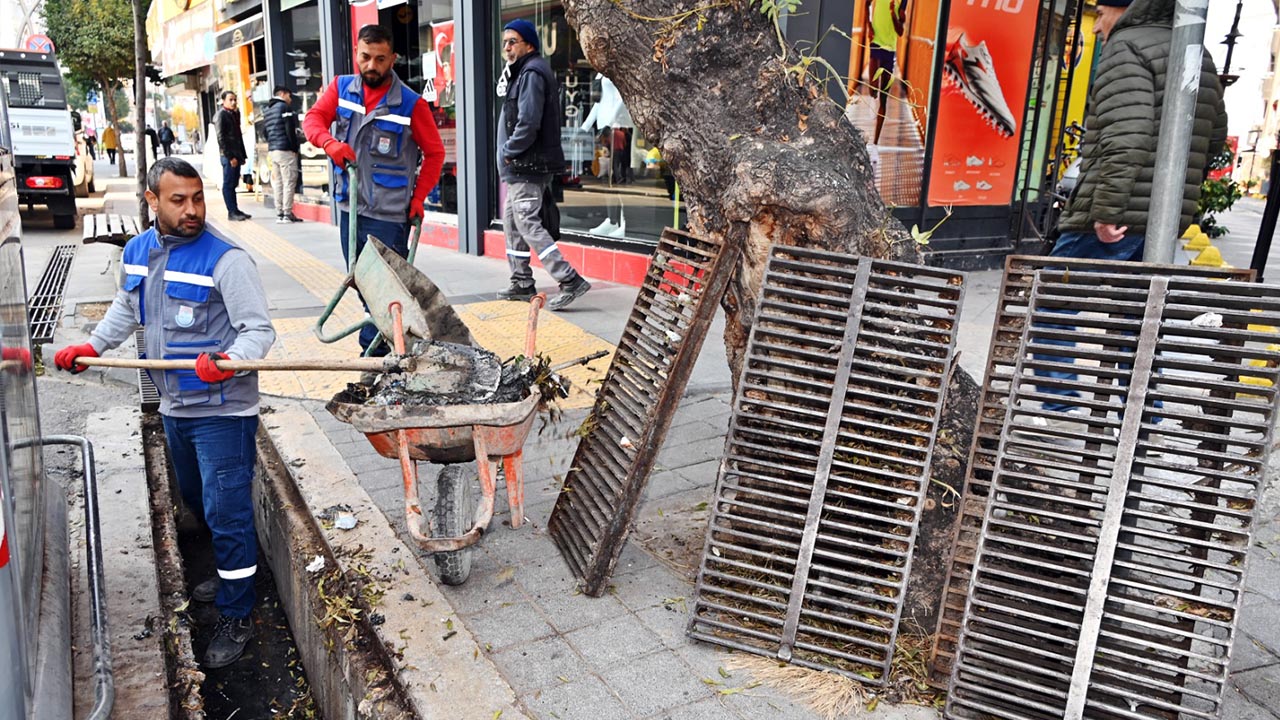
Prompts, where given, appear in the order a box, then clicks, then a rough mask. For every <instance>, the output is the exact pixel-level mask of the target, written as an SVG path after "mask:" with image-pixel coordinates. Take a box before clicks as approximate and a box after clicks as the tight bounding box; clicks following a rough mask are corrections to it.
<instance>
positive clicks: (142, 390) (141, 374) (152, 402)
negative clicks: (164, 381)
mask: <svg viewBox="0 0 1280 720" xmlns="http://www.w3.org/2000/svg"><path fill="white" fill-rule="evenodd" d="M143 332H144V329H143V328H138V329H137V330H135V331H134V333H133V342H134V345H135V346H136V348H137V349H136V352H137V355H138V359H142V358H143V357H144V356H145V355H146V352H145V351H144V348H145V347H146V345H145V344H144V342H145V341H144V340H143ZM138 405H139V406H141V408H142V412H155V411H156V410H159V409H160V391H159V390H158V389H156V384H155V383H153V382H151V376H150V375H149V374H147V371H146V370H143V369H141V368H139V369H138Z"/></svg>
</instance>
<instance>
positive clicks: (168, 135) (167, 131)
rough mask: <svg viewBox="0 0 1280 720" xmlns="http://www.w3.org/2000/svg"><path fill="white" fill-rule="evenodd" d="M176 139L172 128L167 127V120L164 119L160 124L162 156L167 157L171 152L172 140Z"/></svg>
mask: <svg viewBox="0 0 1280 720" xmlns="http://www.w3.org/2000/svg"><path fill="white" fill-rule="evenodd" d="M174 140H177V138H176V137H174V136H173V128H171V127H169V121H168V120H166V121H165V122H164V124H163V125H161V126H160V147H162V148H164V156H165V157H169V156H170V155H172V154H173V141H174Z"/></svg>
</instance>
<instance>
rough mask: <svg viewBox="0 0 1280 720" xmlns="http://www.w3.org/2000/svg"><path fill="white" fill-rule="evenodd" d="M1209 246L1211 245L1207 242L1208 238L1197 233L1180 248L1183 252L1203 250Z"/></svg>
mask: <svg viewBox="0 0 1280 720" xmlns="http://www.w3.org/2000/svg"><path fill="white" fill-rule="evenodd" d="M1192 227H1195V226H1194V225H1193V226H1192ZM1210 245H1211V243H1210V242H1209V236H1208V235H1205V234H1204V233H1199V234H1197V235H1194V236H1192V238H1191V239H1190V240H1188V241H1187V244H1186V245H1183V246H1182V249H1183V250H1204V249H1205V248H1207V247H1209V246H1210Z"/></svg>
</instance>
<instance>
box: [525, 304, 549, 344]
mask: <svg viewBox="0 0 1280 720" xmlns="http://www.w3.org/2000/svg"><path fill="white" fill-rule="evenodd" d="M546 304H547V294H546V293H538V294H537V295H534V296H533V297H532V298H530V299H529V326H528V327H527V328H526V329H525V333H524V356H525V357H527V358H533V354H534V353H535V352H537V349H538V311H539V310H541V309H542V306H544V305H546Z"/></svg>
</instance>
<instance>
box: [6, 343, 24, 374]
mask: <svg viewBox="0 0 1280 720" xmlns="http://www.w3.org/2000/svg"><path fill="white" fill-rule="evenodd" d="M0 360H4V361H5V362H6V363H12V366H10V365H6V366H5V367H13V368H14V369H15V370H17V371H20V372H27V371H28V370H30V369H31V351H30V350H28V349H26V348H18V347H15V348H4V349H3V350H0Z"/></svg>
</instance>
